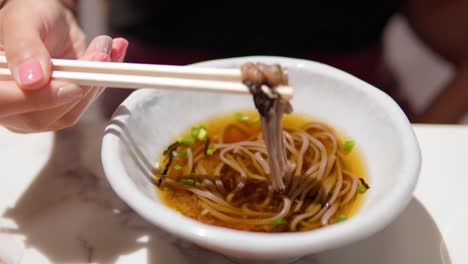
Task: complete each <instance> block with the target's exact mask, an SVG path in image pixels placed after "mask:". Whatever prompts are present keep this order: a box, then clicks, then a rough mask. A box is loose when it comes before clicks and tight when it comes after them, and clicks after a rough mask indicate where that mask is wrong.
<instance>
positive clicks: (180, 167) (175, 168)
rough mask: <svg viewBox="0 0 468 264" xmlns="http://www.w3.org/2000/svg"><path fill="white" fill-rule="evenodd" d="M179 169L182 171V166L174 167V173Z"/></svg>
mask: <svg viewBox="0 0 468 264" xmlns="http://www.w3.org/2000/svg"><path fill="white" fill-rule="evenodd" d="M181 169H182V166H180V165H179V164H177V165H175V166H174V170H176V171H180V170H181Z"/></svg>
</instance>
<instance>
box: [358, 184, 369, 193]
mask: <svg viewBox="0 0 468 264" xmlns="http://www.w3.org/2000/svg"><path fill="white" fill-rule="evenodd" d="M366 191H367V188H366V187H364V186H362V185H359V187H358V192H359V193H365V192H366Z"/></svg>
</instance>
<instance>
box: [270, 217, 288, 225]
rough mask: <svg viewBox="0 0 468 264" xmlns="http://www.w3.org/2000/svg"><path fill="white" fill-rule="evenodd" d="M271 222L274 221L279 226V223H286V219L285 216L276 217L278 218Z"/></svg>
mask: <svg viewBox="0 0 468 264" xmlns="http://www.w3.org/2000/svg"><path fill="white" fill-rule="evenodd" d="M271 223H272V224H273V225H274V226H277V225H281V224H284V223H286V221H285V220H284V219H283V218H276V219H273V220H272V221H271Z"/></svg>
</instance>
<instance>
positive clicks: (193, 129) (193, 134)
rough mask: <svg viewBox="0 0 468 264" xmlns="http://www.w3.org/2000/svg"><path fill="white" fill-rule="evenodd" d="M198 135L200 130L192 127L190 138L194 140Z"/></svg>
mask: <svg viewBox="0 0 468 264" xmlns="http://www.w3.org/2000/svg"><path fill="white" fill-rule="evenodd" d="M198 133H200V128H198V127H192V131H191V134H192V137H194V138H196V137H198Z"/></svg>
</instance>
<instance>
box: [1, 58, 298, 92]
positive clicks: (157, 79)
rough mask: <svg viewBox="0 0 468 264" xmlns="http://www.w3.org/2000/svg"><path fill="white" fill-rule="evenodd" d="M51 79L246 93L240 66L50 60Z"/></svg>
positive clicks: (3, 76)
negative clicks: (216, 66) (206, 66)
mask: <svg viewBox="0 0 468 264" xmlns="http://www.w3.org/2000/svg"><path fill="white" fill-rule="evenodd" d="M11 78H12V77H11V73H10V71H9V69H8V67H7V60H6V58H5V56H0V79H3V80H5V79H11ZM52 78H53V79H57V80H64V81H70V82H74V83H76V84H79V85H89V86H105V87H118V88H129V89H140V88H156V89H165V90H175V89H176V90H189V91H190V90H193V91H205V92H226V93H235V94H250V92H249V90H248V88H247V87H246V86H245V85H244V84H242V83H241V80H242V75H241V72H240V69H222V68H202V67H192V66H170V65H151V64H136V63H112V62H91V61H77V60H62V59H52ZM277 89H278V92H279V93H280V94H281V95H282V97H283V98H284V99H286V100H289V99H290V98H291V97H292V88H291V87H289V86H282V87H278V88H277Z"/></svg>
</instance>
